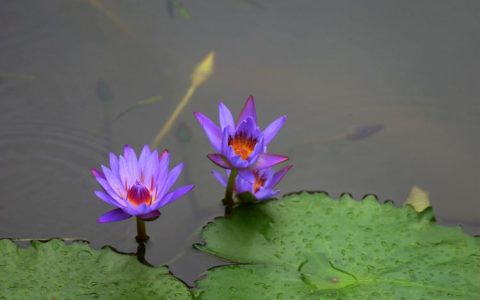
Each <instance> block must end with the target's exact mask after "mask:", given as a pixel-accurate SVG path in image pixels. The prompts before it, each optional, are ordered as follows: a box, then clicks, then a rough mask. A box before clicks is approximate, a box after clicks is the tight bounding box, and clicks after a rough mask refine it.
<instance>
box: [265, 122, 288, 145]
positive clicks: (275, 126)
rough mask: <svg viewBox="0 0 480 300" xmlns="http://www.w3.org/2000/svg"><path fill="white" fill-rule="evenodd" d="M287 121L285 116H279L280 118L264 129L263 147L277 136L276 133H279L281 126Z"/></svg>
mask: <svg viewBox="0 0 480 300" xmlns="http://www.w3.org/2000/svg"><path fill="white" fill-rule="evenodd" d="M286 120H287V116H281V117H280V118H278V119H276V120H275V121H273V122H272V123H270V125H268V126H267V128H265V130H264V131H263V139H264V142H265V145H267V144H269V143H270V142H271V141H272V140H273V138H274V137H275V136H276V135H277V133H278V132H279V131H280V129H281V128H282V126H283V124H285V121H286Z"/></svg>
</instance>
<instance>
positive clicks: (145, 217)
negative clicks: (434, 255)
mask: <svg viewBox="0 0 480 300" xmlns="http://www.w3.org/2000/svg"><path fill="white" fill-rule="evenodd" d="M159 216H160V211H158V210H154V211H151V212H149V213H146V214H143V215H140V216H138V217H139V218H141V219H143V220H148V219H153V218H157V217H159Z"/></svg>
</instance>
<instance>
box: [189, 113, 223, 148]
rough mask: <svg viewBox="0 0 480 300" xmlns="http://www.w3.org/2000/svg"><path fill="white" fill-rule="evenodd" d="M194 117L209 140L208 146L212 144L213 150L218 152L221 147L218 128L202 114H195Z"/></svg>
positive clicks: (220, 133)
mask: <svg viewBox="0 0 480 300" xmlns="http://www.w3.org/2000/svg"><path fill="white" fill-rule="evenodd" d="M194 115H195V117H196V118H197V120H198V122H199V123H200V125H201V126H202V127H203V130H204V131H205V134H206V135H207V137H208V139H209V140H210V144H212V147H213V149H215V150H216V151H218V152H220V148H221V145H222V141H221V138H222V132H221V131H220V128H219V127H218V126H217V124H215V123H213V121H212V120H210V119H209V118H208V117H207V116H205V115H204V114H202V113H199V112H195V113H194Z"/></svg>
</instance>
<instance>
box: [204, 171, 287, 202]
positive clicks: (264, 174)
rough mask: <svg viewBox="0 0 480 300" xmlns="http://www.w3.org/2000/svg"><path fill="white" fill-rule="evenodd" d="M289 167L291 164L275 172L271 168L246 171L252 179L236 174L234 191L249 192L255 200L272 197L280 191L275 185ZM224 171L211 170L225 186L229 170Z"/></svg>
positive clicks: (238, 192)
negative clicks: (223, 172)
mask: <svg viewBox="0 0 480 300" xmlns="http://www.w3.org/2000/svg"><path fill="white" fill-rule="evenodd" d="M291 168H292V166H286V167H284V168H283V169H281V170H280V171H277V172H275V171H274V170H273V169H272V168H267V169H262V170H253V171H248V172H251V173H252V175H251V177H252V178H253V179H254V180H253V181H249V180H247V179H245V178H244V177H242V176H237V177H236V178H235V192H236V193H237V194H240V193H244V192H250V193H252V194H253V195H254V196H255V198H257V200H265V199H269V198H272V197H273V196H275V195H277V194H278V193H279V192H280V191H279V190H275V187H276V186H277V184H278V183H279V182H280V181H281V180H282V178H283V177H284V176H285V175H286V174H287V173H288V171H290V169H291ZM225 173H226V174H222V173H220V172H218V171H215V170H214V171H212V174H213V176H215V178H216V179H217V180H218V181H219V182H220V183H221V184H222V185H223V186H225V187H226V186H227V181H228V177H229V176H230V170H226V171H225Z"/></svg>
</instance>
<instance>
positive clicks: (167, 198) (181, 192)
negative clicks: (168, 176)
mask: <svg viewBox="0 0 480 300" xmlns="http://www.w3.org/2000/svg"><path fill="white" fill-rule="evenodd" d="M193 188H194V186H193V185H186V186H182V187H181V188H178V189H176V190H175V191H173V192H170V193H168V194H167V195H166V196H165V197H163V199H161V200H160V201H159V202H158V203H155V204H154V207H155V208H156V209H157V208H160V207H163V206H165V205H167V204H169V203H171V202H173V201H175V200H177V199H178V198H180V197H182V196H183V195H185V194H186V193H188V192H190V191H191V190H192V189H193Z"/></svg>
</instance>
